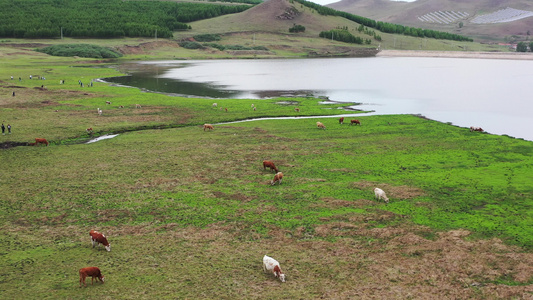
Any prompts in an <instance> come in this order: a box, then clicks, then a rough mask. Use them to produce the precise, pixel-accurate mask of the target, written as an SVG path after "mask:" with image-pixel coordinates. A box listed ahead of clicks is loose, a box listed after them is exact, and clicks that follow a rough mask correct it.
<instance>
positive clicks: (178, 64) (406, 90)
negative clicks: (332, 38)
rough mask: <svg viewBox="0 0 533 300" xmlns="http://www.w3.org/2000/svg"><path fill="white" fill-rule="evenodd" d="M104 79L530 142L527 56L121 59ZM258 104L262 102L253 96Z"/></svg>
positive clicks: (532, 105)
mask: <svg viewBox="0 0 533 300" xmlns="http://www.w3.org/2000/svg"><path fill="white" fill-rule="evenodd" d="M120 68H121V70H122V71H125V72H128V73H129V74H131V76H126V77H117V78H111V79H108V81H110V82H116V83H119V84H124V85H129V86H135V87H139V88H144V89H147V90H151V91H156V92H163V93H174V94H179V95H189V96H200V97H211V98H258V99H260V98H266V97H275V96H283V95H302V94H303V95H305V94H313V95H315V96H327V97H329V99H330V100H334V101H341V102H357V103H361V104H360V105H358V106H356V107H355V108H358V109H362V110H372V111H374V113H372V114H421V115H424V116H426V117H428V118H430V119H433V120H438V121H441V122H451V123H452V124H454V125H458V126H462V127H469V126H480V127H482V128H483V129H485V130H486V131H488V132H490V133H493V134H506V135H510V136H513V137H518V138H523V139H527V140H531V141H533V114H532V113H533V100H531V97H529V94H530V93H529V91H530V86H531V84H532V83H533V61H520V60H489V59H461V58H418V57H416V58H414V57H413V58H401V57H373V58H335V59H331V58H328V59H291V60H281V59H280V60H210V61H157V62H141V63H132V64H124V65H122V66H121V67H120ZM259 104H260V103H259Z"/></svg>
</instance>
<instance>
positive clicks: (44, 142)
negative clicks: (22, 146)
mask: <svg viewBox="0 0 533 300" xmlns="http://www.w3.org/2000/svg"><path fill="white" fill-rule="evenodd" d="M39 144H45V145H46V146H48V141H47V140H46V139H40V138H36V139H35V146H38V145H39Z"/></svg>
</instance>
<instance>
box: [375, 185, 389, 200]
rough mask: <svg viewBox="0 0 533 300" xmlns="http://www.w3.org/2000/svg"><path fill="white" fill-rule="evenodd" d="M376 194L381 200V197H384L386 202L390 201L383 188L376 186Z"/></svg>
mask: <svg viewBox="0 0 533 300" xmlns="http://www.w3.org/2000/svg"><path fill="white" fill-rule="evenodd" d="M374 194H375V195H376V199H378V200H381V198H383V200H385V203H389V198H387V195H386V194H385V192H384V191H383V190H382V189H380V188H375V189H374Z"/></svg>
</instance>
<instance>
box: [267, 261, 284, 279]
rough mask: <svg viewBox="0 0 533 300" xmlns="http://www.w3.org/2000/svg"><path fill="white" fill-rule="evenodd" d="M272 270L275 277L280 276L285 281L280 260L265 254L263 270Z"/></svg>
mask: <svg viewBox="0 0 533 300" xmlns="http://www.w3.org/2000/svg"><path fill="white" fill-rule="evenodd" d="M267 271H269V272H272V273H273V274H274V277H276V278H279V280H281V282H285V274H284V273H283V271H281V267H280V266H279V262H278V261H277V260H275V259H273V258H272V257H270V256H266V255H265V256H263V272H267Z"/></svg>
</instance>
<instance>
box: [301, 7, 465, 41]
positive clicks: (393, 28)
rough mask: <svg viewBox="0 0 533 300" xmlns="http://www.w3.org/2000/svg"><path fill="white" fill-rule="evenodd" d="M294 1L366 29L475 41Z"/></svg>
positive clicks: (456, 35)
mask: <svg viewBox="0 0 533 300" xmlns="http://www.w3.org/2000/svg"><path fill="white" fill-rule="evenodd" d="M292 1H296V2H298V3H300V4H302V5H304V6H307V7H309V8H312V9H315V10H316V11H317V12H318V13H319V14H321V15H325V16H339V17H342V18H345V19H348V20H350V21H354V22H357V23H359V24H361V25H364V26H366V27H370V28H374V29H377V30H379V31H381V32H385V33H394V34H404V35H409V36H414V37H427V38H435V39H441V40H453V41H467V42H472V41H473V40H472V39H471V38H468V37H464V36H461V35H458V34H453V33H448V32H442V31H436V30H429V29H422V28H414V27H409V26H403V25H398V24H391V23H386V22H377V21H375V20H372V19H369V18H365V17H360V16H356V15H353V14H350V13H347V12H343V11H338V10H335V9H333V8H329V7H325V6H322V5H319V4H316V3H313V2H309V1H306V0H292Z"/></svg>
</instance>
